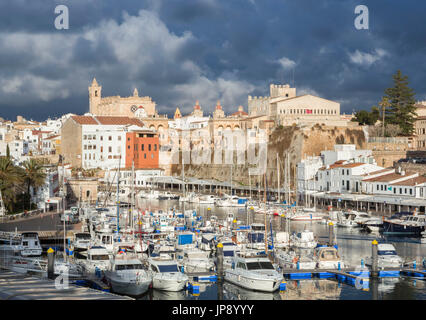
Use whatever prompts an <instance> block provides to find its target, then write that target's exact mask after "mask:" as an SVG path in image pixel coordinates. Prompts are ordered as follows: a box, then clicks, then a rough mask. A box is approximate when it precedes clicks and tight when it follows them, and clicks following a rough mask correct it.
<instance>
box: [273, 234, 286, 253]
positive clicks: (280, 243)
mask: <svg viewBox="0 0 426 320" xmlns="http://www.w3.org/2000/svg"><path fill="white" fill-rule="evenodd" d="M289 244H290V235H289V234H288V232H285V231H280V232H277V233H276V234H275V237H274V247H275V248H277V249H280V248H285V247H288V246H289Z"/></svg>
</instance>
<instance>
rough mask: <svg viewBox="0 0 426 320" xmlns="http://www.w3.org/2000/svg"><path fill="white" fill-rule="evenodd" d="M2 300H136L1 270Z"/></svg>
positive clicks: (0, 297) (0, 296) (0, 289)
mask: <svg viewBox="0 0 426 320" xmlns="http://www.w3.org/2000/svg"><path fill="white" fill-rule="evenodd" d="M0 300H134V299H133V298H130V297H127V296H120V295H116V294H112V293H109V292H105V291H101V290H95V289H91V288H85V287H81V286H77V285H74V284H69V286H68V289H58V288H56V287H55V281H54V280H50V279H40V278H36V277H33V276H28V275H23V274H18V273H15V272H12V271H7V270H0Z"/></svg>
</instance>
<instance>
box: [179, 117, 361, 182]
mask: <svg viewBox="0 0 426 320" xmlns="http://www.w3.org/2000/svg"><path fill="white" fill-rule="evenodd" d="M335 144H354V145H356V148H357V149H365V146H366V142H365V136H364V132H363V130H362V128H361V127H354V128H348V127H331V126H328V127H327V126H321V125H315V126H312V127H309V128H299V127H297V126H288V127H278V128H275V130H273V131H272V132H271V134H270V135H269V143H268V162H267V172H266V177H267V183H268V186H269V187H270V188H276V187H277V181H278V179H277V178H278V175H277V154H278V158H279V161H280V168H281V169H280V172H281V178H280V183H281V186H282V184H283V181H284V179H283V174H282V172H283V169H284V163H286V161H285V157H286V154H287V153H288V155H289V158H290V166H291V170H290V171H291V181H293V180H294V172H295V166H296V164H297V163H298V162H300V160H301V159H304V158H306V157H307V156H318V155H320V153H321V151H323V150H334V145H335ZM181 170H182V166H181V165H173V166H172V168H171V172H172V175H176V176H179V177H180V176H181V174H182V171H181ZM232 171H233V172H232V173H233V183H234V185H238V184H240V185H245V186H248V185H249V175H248V166H247V165H238V166H237V165H234V166H233V169H232ZM185 176H186V177H196V178H200V179H216V180H219V181H225V182H227V181H229V179H230V176H231V167H230V165H226V164H224V165H203V166H194V165H186V166H185ZM259 181H260V183H261V184H262V185H263V177H257V176H252V177H251V185H252V186H254V185H256V183H257V182H259Z"/></svg>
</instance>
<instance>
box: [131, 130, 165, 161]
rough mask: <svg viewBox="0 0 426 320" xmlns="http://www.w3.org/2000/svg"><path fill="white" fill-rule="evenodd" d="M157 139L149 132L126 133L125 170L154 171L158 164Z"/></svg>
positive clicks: (158, 145) (154, 134) (156, 136)
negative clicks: (133, 166) (132, 168)
mask: <svg viewBox="0 0 426 320" xmlns="http://www.w3.org/2000/svg"><path fill="white" fill-rule="evenodd" d="M159 149H160V144H159V139H158V135H157V133H154V132H152V131H149V130H140V131H132V132H127V133H126V168H131V167H132V161H133V160H134V161H135V169H145V168H149V169H156V168H158V164H159Z"/></svg>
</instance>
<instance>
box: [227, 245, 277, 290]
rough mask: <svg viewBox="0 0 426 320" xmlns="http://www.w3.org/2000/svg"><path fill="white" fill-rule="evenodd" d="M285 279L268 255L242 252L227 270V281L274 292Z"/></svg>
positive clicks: (246, 287) (252, 288)
mask: <svg viewBox="0 0 426 320" xmlns="http://www.w3.org/2000/svg"><path fill="white" fill-rule="evenodd" d="M283 279H284V278H283V275H282V274H281V273H279V272H278V271H277V270H275V268H274V266H273V265H272V263H271V261H269V259H268V258H267V257H266V255H264V256H262V255H248V254H247V255H246V254H244V253H242V252H240V253H239V254H238V255H236V256H235V257H234V259H233V262H232V266H231V268H229V269H226V270H225V280H226V281H228V282H230V283H232V284H235V285H237V286H240V287H243V288H245V289H249V290H256V291H264V292H274V291H276V290H278V288H279V287H280V284H281V282H282V281H283Z"/></svg>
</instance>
